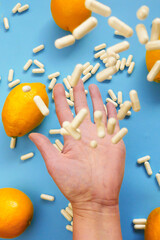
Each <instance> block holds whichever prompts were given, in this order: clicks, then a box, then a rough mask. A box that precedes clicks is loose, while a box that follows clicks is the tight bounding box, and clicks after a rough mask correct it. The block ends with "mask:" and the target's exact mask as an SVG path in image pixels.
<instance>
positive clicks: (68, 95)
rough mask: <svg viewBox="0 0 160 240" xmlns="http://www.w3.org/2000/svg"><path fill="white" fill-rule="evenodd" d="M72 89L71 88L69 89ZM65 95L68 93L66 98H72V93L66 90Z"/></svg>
mask: <svg viewBox="0 0 160 240" xmlns="http://www.w3.org/2000/svg"><path fill="white" fill-rule="evenodd" d="M70 90H71V88H70V89H69V91H70ZM65 95H66V98H70V93H69V92H67V91H65Z"/></svg>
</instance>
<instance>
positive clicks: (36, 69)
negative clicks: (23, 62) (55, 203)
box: [32, 68, 45, 74]
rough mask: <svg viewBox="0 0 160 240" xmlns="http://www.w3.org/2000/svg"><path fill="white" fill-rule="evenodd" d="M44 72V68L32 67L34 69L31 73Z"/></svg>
mask: <svg viewBox="0 0 160 240" xmlns="http://www.w3.org/2000/svg"><path fill="white" fill-rule="evenodd" d="M44 72H45V69H44V68H34V69H32V73H36V74H41V73H44Z"/></svg>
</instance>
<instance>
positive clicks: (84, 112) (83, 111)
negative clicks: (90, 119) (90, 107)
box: [71, 108, 88, 129]
mask: <svg viewBox="0 0 160 240" xmlns="http://www.w3.org/2000/svg"><path fill="white" fill-rule="evenodd" d="M87 115H88V111H87V109H86V108H82V109H81V110H80V111H79V113H78V114H77V115H76V117H75V118H74V119H73V121H72V122H71V127H72V128H73V129H77V128H78V127H79V126H80V125H81V124H82V122H83V121H84V119H85V118H86V117H87Z"/></svg>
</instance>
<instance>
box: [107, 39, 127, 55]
mask: <svg viewBox="0 0 160 240" xmlns="http://www.w3.org/2000/svg"><path fill="white" fill-rule="evenodd" d="M129 47H130V44H129V42H127V41H123V42H120V43H117V44H115V45H113V46H111V47H109V48H108V49H107V52H109V51H113V52H115V53H120V52H123V51H126V50H127V49H128V48H129Z"/></svg>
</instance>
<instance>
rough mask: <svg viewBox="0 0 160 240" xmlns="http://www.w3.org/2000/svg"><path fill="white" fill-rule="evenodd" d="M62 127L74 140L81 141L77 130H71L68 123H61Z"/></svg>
mask: <svg viewBox="0 0 160 240" xmlns="http://www.w3.org/2000/svg"><path fill="white" fill-rule="evenodd" d="M62 126H63V128H64V129H65V130H66V131H67V132H68V133H69V135H71V136H72V137H73V138H74V139H75V140H80V139H81V133H80V132H79V131H78V130H77V129H74V128H72V127H71V124H70V123H69V122H68V121H65V122H63V124H62Z"/></svg>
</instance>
